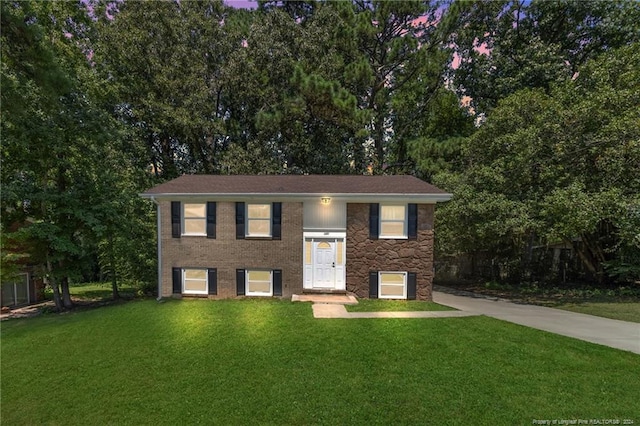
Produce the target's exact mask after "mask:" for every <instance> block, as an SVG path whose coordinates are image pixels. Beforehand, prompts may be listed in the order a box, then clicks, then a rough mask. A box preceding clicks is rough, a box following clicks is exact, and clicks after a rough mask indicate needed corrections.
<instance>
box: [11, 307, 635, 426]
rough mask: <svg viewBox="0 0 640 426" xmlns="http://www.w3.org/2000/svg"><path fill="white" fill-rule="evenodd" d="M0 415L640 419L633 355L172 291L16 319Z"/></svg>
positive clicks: (563, 341) (504, 329) (209, 420)
mask: <svg viewBox="0 0 640 426" xmlns="http://www.w3.org/2000/svg"><path fill="white" fill-rule="evenodd" d="M1 340H2V342H1V343H2V344H1V348H0V351H1V352H0V355H1V358H0V359H1V368H2V375H1V378H0V385H1V387H2V392H1V396H0V398H1V399H0V415H1V418H2V424H7V425H9V424H11V425H21V424H65V425H69V424H71V425H86V424H133V425H137V424H195V423H203V424H224V425H235V424H238V425H244V424H275V425H290V424H337V425H338V424H339V425H342V424H367V425H368V424H384V425H387V424H451V425H456V424H487V425H488V424H491V425H518V424H523V425H524V424H532V420H533V419H620V421H622V420H623V419H631V420H634V421H635V423H636V424H637V423H638V422H640V414H639V413H640V411H638V401H637V395H640V381H638V380H636V378H637V377H640V357H639V356H638V355H636V354H632V353H628V352H624V351H620V350H616V349H611V348H607V347H604V346H599V345H595V344H591V343H587V342H583V341H579V340H575V339H570V338H567V337H562V336H557V335H553V334H550V333H546V332H543V331H538V330H534V329H529V328H526V327H522V326H518V325H515V324H510V323H506V322H502V321H499V320H496V319H492V318H488V317H483V316H478V317H468V318H441V319H362V320H350V319H326V320H320V319H314V318H313V316H312V313H311V306H310V304H307V303H291V302H288V301H277V300H252V299H247V300H222V301H209V300H182V301H167V302H165V303H157V302H155V301H153V300H142V301H140V300H135V301H131V302H129V303H126V304H119V305H113V306H107V307H102V308H98V309H94V310H90V311H79V312H73V313H70V314H64V315H42V316H39V317H36V318H30V319H13V320H8V321H5V322H3V323H2V329H1Z"/></svg>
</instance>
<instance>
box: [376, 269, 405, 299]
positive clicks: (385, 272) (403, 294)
mask: <svg viewBox="0 0 640 426" xmlns="http://www.w3.org/2000/svg"><path fill="white" fill-rule="evenodd" d="M383 274H401V275H403V276H404V282H403V291H402V297H400V296H394V295H392V296H383V295H382V275H383ZM408 275H409V274H408V273H407V272H406V271H379V272H378V299H396V300H406V299H407V276H408ZM386 285H389V284H386Z"/></svg>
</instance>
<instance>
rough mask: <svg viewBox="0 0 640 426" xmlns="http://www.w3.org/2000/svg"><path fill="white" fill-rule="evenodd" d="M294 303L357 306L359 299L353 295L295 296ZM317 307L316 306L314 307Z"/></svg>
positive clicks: (292, 299)
mask: <svg viewBox="0 0 640 426" xmlns="http://www.w3.org/2000/svg"><path fill="white" fill-rule="evenodd" d="M291 301H292V302H313V303H314V304H315V303H323V304H334V305H338V306H340V305H357V304H358V299H356V298H355V296H353V295H351V294H294V295H293V296H291ZM314 306H315V305H314Z"/></svg>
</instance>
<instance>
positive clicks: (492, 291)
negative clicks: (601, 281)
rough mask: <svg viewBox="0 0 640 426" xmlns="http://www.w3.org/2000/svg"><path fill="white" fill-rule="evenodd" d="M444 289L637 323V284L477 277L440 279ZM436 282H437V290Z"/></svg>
mask: <svg viewBox="0 0 640 426" xmlns="http://www.w3.org/2000/svg"><path fill="white" fill-rule="evenodd" d="M438 284H441V285H443V286H444V289H441V290H444V291H448V290H446V289H447V288H451V289H454V290H458V291H460V290H461V291H467V292H471V293H477V294H484V295H488V296H494V297H500V298H504V299H508V300H511V301H514V302H518V303H527V304H531V305H541V306H547V307H549V308H556V309H564V310H567V311H573V312H579V313H583V314H589V315H595V316H599V317H603V318H611V319H617V320H620V321H630V322H637V323H640V302H639V300H640V286H638V285H635V286H629V287H619V288H604V289H603V288H594V287H579V286H576V287H575V288H573V287H571V286H567V287H538V286H537V285H535V284H531V285H525V284H523V285H522V286H512V285H509V284H504V283H496V282H487V283H482V282H480V281H446V282H440V283H438ZM437 289H438V286H437V285H436V290H437Z"/></svg>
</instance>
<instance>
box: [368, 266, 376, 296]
mask: <svg viewBox="0 0 640 426" xmlns="http://www.w3.org/2000/svg"><path fill="white" fill-rule="evenodd" d="M369 298H370V299H377V298H378V271H369Z"/></svg>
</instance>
